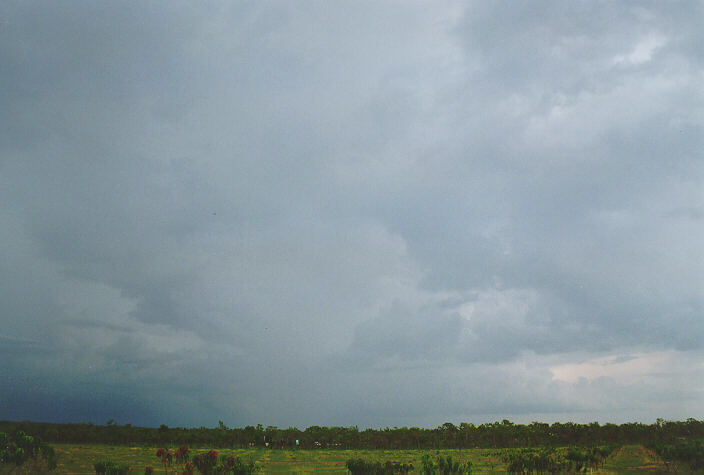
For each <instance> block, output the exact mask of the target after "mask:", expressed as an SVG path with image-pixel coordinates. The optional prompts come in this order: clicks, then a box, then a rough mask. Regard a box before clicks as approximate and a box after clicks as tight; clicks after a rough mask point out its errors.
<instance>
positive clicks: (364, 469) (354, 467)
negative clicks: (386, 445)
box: [345, 458, 413, 475]
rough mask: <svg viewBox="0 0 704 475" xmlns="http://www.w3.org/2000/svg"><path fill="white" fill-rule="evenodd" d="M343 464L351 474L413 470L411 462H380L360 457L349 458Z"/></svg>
mask: <svg viewBox="0 0 704 475" xmlns="http://www.w3.org/2000/svg"><path fill="white" fill-rule="evenodd" d="M345 466H346V467H347V470H349V471H350V473H352V474H353V475H357V474H359V475H394V474H397V473H408V472H410V471H411V470H413V465H411V464H405V463H401V462H392V461H386V462H385V463H384V464H382V463H381V462H369V461H367V460H364V459H361V458H357V459H349V460H348V461H347V463H345Z"/></svg>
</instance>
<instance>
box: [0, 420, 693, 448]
mask: <svg viewBox="0 0 704 475" xmlns="http://www.w3.org/2000/svg"><path fill="white" fill-rule="evenodd" d="M17 431H23V432H25V433H29V434H33V435H36V436H38V437H40V438H41V440H43V441H46V442H50V443H103V444H110V445H144V446H151V447H156V446H180V445H189V446H191V447H204V446H208V447H216V448H224V447H249V446H257V447H271V448H292V447H298V448H302V449H314V448H344V449H442V448H475V447H478V448H512V447H556V446H567V445H583V446H584V445H596V444H598V445H611V444H655V443H666V442H671V441H677V440H680V439H683V438H686V439H698V438H704V420H703V421H699V420H697V419H691V418H690V419H687V420H686V421H665V420H662V419H658V420H657V421H656V422H655V423H653V424H643V423H638V422H631V423H625V424H611V423H606V424H599V423H598V422H592V423H589V424H577V423H573V422H566V423H561V422H555V423H553V424H548V423H543V422H532V423H530V424H514V423H513V422H511V421H508V420H506V419H504V420H503V421H501V422H498V421H497V422H492V423H485V424H480V425H474V424H471V423H466V422H463V423H461V424H459V425H455V424H453V423H451V422H446V423H444V424H442V425H441V426H439V427H436V428H431V429H428V428H419V427H393V428H389V427H386V428H383V429H364V430H360V429H358V428H357V427H356V426H353V427H335V426H333V427H322V426H310V427H308V428H306V429H305V430H300V429H298V428H295V427H289V428H286V429H282V428H278V427H275V426H266V427H264V426H262V425H261V424H259V425H257V426H246V427H244V428H229V427H227V426H226V425H225V424H223V423H222V422H220V423H219V425H218V427H214V428H207V427H200V428H183V427H168V426H166V425H162V426H161V427H159V428H150V427H135V426H132V425H131V424H125V425H118V424H116V423H115V422H114V421H112V420H110V421H108V422H107V423H106V424H104V425H96V424H91V423H63V424H62V423H45V422H28V421H23V422H13V421H0V432H5V433H15V432H17Z"/></svg>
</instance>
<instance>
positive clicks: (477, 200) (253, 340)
mask: <svg viewBox="0 0 704 475" xmlns="http://www.w3.org/2000/svg"><path fill="white" fill-rule="evenodd" d="M702 25H704V4H702V3H701V2H695V1H683V2H675V3H673V2H660V1H643V2H599V1H597V2H576V1H575V2H558V1H552V2H548V1H537V2H509V1H467V2H453V1H432V2H431V1H427V2H398V1H368V2H367V1H362V2H360V1H335V2H303V1H300V2H286V1H280V2H279V1H271V2H256V1H255V2H245V1H241V2H217V1H216V2H185V1H175V2H172V1H168V2H167V1H149V2H141V1H140V2H128V1H116V2H90V1H75V2H41V1H5V2H2V3H1V4H0V64H1V65H2V66H0V111H2V112H1V113H0V279H1V280H0V381H2V383H0V401H2V403H0V420H24V419H28V420H38V421H75V422H79V421H84V422H87V421H91V422H94V423H101V424H102V423H104V422H105V421H107V420H108V419H114V420H115V421H116V422H117V423H119V424H124V423H132V424H135V425H151V426H156V425H159V424H168V425H170V426H214V425H217V422H218V420H222V421H224V422H225V423H226V424H227V425H228V426H244V425H248V424H258V423H261V424H264V425H276V426H279V427H286V426H297V427H299V428H304V427H307V426H310V425H316V424H317V425H344V426H351V425H358V426H359V427H370V426H371V427H384V426H426V427H432V426H437V425H440V424H442V423H443V422H445V421H452V422H455V423H457V422H459V421H467V422H475V423H481V422H486V421H493V420H501V419H504V418H508V419H511V420H513V421H515V422H530V421H532V420H541V421H546V422H552V421H557V420H559V421H566V420H572V421H575V422H589V421H600V422H608V421H610V422H616V423H620V422H625V421H633V420H635V421H643V422H653V421H654V420H655V419H656V418H665V419H686V418H689V417H694V418H698V419H702V418H704V244H703V243H704V157H703V155H704V34H703V33H702V31H704V30H702Z"/></svg>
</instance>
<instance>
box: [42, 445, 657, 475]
mask: <svg viewBox="0 0 704 475" xmlns="http://www.w3.org/2000/svg"><path fill="white" fill-rule="evenodd" d="M54 448H55V449H56V452H57V455H58V456H59V460H58V468H57V472H58V473H75V474H89V473H95V472H94V470H93V464H94V463H95V462H98V461H100V460H106V459H109V460H112V461H114V462H117V463H120V464H127V465H129V466H130V468H131V470H132V471H133V472H134V473H144V467H146V466H147V465H151V466H152V467H154V469H155V473H164V471H163V468H162V466H161V463H160V462H159V460H158V459H157V457H156V456H155V454H156V450H157V449H156V448H145V447H123V446H109V445H83V444H57V445H54ZM202 452H206V449H202V450H198V449H194V450H193V451H192V454H197V453H202ZM219 452H220V454H225V455H235V456H239V457H241V458H242V459H243V460H254V461H256V462H257V463H258V464H259V466H260V467H261V468H262V470H261V472H260V473H347V470H346V469H345V462H346V461H347V460H348V459H350V458H358V457H361V458H363V459H366V460H372V461H380V462H385V461H387V460H392V461H398V462H403V463H412V464H413V466H414V467H420V466H421V463H420V458H421V456H422V455H423V454H426V453H430V454H433V455H434V454H435V451H433V450H340V449H332V450H325V449H318V450H270V449H263V448H262V449H222V450H219ZM501 453H502V450H500V449H461V450H440V454H441V455H451V456H452V458H453V459H455V460H459V461H462V462H466V461H471V462H472V464H473V467H474V471H475V472H477V473H492V472H495V473H501V472H503V471H504V470H505V465H504V464H503V462H502V461H501ZM175 468H176V467H172V469H170V470H169V473H177V472H176V471H175V470H174V469H175ZM665 470H666V467H665V466H664V465H663V463H662V462H661V461H660V460H658V458H657V457H656V456H655V455H654V454H653V453H652V452H650V451H648V450H647V449H645V448H644V447H642V446H638V445H632V446H624V447H622V448H620V449H617V450H616V451H615V452H614V453H613V454H612V455H611V457H609V459H607V461H606V464H605V466H604V468H603V469H600V470H598V471H596V472H591V473H603V474H606V473H642V472H644V471H651V472H664V471H665Z"/></svg>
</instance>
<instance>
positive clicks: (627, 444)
mask: <svg viewBox="0 0 704 475" xmlns="http://www.w3.org/2000/svg"><path fill="white" fill-rule="evenodd" d="M30 433H31V434H32V435H31V436H28V435H27V434H30ZM8 434H12V435H8ZM0 439H1V440H2V441H3V445H2V446H0V450H1V452H0V454H1V455H2V458H1V461H0V473H4V472H12V473H35V472H37V471H39V472H45V471H48V470H50V469H52V468H55V469H56V471H57V472H58V473H76V474H89V473H103V474H106V475H109V474H119V473H174V474H176V473H231V474H248V473H254V472H260V473H311V472H322V473H353V474H354V473H370V474H372V473H380V474H381V473H384V474H386V473H389V474H390V473H423V474H445V473H492V472H496V473H501V472H503V473H507V472H509V473H577V472H588V473H642V472H643V471H652V472H661V473H662V472H667V471H671V472H675V471H676V472H679V473H690V472H696V473H702V472H703V471H704V446H703V445H702V440H704V423H703V422H701V421H697V420H695V419H689V420H687V421H684V422H669V421H662V420H658V421H657V422H656V423H655V424H651V425H646V424H622V425H614V424H606V425H599V424H597V423H592V424H573V423H567V424H561V423H556V424H542V423H537V422H536V423H532V424H528V425H521V424H513V423H511V422H509V421H502V422H497V423H492V424H483V425H480V426H474V425H471V424H460V426H454V425H453V424H451V423H446V424H443V425H442V426H440V427H438V428H435V429H419V428H405V427H404V428H393V429H391V428H385V429H367V430H363V431H359V430H358V429H357V428H356V427H352V428H340V427H319V426H313V427H309V428H308V429H306V430H298V429H296V428H289V429H283V430H282V429H277V428H275V427H271V426H270V427H266V428H264V427H262V426H257V427H246V428H244V429H230V428H228V427H225V426H224V424H222V423H220V424H219V427H217V428H203V427H202V428H197V429H186V428H168V427H166V426H161V427H160V428H158V429H152V428H140V427H132V426H129V425H125V426H118V425H117V424H115V423H114V422H112V421H108V424H105V425H102V426H98V425H93V424H46V423H32V422H0ZM47 442H49V443H51V446H50V445H48V444H47ZM27 454H29V455H27ZM22 457H24V458H22Z"/></svg>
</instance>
